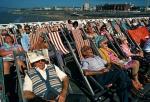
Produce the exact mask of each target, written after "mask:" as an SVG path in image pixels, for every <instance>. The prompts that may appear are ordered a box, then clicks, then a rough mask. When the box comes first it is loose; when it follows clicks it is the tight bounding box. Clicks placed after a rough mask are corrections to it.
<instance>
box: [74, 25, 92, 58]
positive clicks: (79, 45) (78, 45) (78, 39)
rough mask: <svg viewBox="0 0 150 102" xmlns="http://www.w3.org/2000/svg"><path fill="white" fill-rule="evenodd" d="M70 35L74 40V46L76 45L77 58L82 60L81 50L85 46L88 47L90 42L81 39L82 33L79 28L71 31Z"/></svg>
mask: <svg viewBox="0 0 150 102" xmlns="http://www.w3.org/2000/svg"><path fill="white" fill-rule="evenodd" d="M72 35H73V38H74V40H75V44H76V49H77V52H78V55H79V58H80V59H82V58H83V57H82V54H81V48H82V47H83V46H85V45H87V46H88V45H90V41H89V40H88V39H86V40H84V39H83V33H82V31H81V30H80V28H76V29H73V30H72Z"/></svg>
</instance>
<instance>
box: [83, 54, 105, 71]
mask: <svg viewBox="0 0 150 102" xmlns="http://www.w3.org/2000/svg"><path fill="white" fill-rule="evenodd" d="M81 63H82V69H83V70H85V69H89V70H92V71H97V70H102V69H104V68H106V67H105V64H107V62H106V61H105V60H103V59H101V58H100V57H99V56H94V57H89V58H86V59H82V61H81Z"/></svg>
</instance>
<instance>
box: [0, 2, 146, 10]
mask: <svg viewBox="0 0 150 102" xmlns="http://www.w3.org/2000/svg"><path fill="white" fill-rule="evenodd" d="M85 1H86V0H0V7H7V8H32V7H48V6H67V7H73V6H78V7H81V6H82V5H83V3H84V2H85ZM89 1H90V4H91V5H93V6H94V5H97V4H105V3H109V4H110V3H130V2H131V3H133V4H135V5H138V6H143V5H146V3H145V0H89Z"/></svg>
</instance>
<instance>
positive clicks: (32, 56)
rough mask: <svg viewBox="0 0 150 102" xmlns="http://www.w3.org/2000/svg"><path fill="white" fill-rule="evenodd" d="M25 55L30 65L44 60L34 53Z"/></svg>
mask: <svg viewBox="0 0 150 102" xmlns="http://www.w3.org/2000/svg"><path fill="white" fill-rule="evenodd" d="M27 55H28V58H29V61H30V63H34V62H36V61H39V60H42V59H45V57H44V56H42V55H39V54H37V53H34V52H29V53H27Z"/></svg>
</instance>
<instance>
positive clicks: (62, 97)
mask: <svg viewBox="0 0 150 102" xmlns="http://www.w3.org/2000/svg"><path fill="white" fill-rule="evenodd" d="M68 86H69V78H68V77H65V78H64V79H63V89H62V91H61V93H60V96H59V100H58V102H65V100H66V95H67V92H68Z"/></svg>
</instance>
